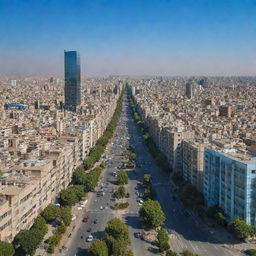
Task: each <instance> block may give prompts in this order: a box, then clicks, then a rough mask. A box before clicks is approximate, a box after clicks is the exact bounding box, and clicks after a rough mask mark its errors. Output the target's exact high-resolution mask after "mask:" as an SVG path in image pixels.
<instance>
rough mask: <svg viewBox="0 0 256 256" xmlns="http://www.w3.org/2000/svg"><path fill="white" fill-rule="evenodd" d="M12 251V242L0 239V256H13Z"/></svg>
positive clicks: (13, 251)
mask: <svg viewBox="0 0 256 256" xmlns="http://www.w3.org/2000/svg"><path fill="white" fill-rule="evenodd" d="M14 253H15V250H14V247H13V245H12V244H10V243H8V242H3V241H0V256H13V255H14Z"/></svg>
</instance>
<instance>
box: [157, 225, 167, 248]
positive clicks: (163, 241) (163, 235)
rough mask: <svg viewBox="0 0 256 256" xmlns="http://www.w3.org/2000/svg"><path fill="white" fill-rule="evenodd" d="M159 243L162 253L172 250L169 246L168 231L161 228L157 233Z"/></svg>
mask: <svg viewBox="0 0 256 256" xmlns="http://www.w3.org/2000/svg"><path fill="white" fill-rule="evenodd" d="M157 242H158V246H159V249H160V251H161V252H163V251H167V250H169V249H170V245H169V236H168V232H167V230H166V229H164V228H161V229H159V230H158V232H157Z"/></svg>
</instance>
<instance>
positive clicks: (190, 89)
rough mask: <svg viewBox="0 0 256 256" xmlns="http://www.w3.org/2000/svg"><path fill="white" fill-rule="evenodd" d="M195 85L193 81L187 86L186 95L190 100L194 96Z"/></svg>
mask: <svg viewBox="0 0 256 256" xmlns="http://www.w3.org/2000/svg"><path fill="white" fill-rule="evenodd" d="M193 87H194V86H193V83H192V82H191V81H188V82H187V83H186V85H185V95H186V96H187V97H188V98H189V99H192V97H193V94H194V90H193V89H194V88H193Z"/></svg>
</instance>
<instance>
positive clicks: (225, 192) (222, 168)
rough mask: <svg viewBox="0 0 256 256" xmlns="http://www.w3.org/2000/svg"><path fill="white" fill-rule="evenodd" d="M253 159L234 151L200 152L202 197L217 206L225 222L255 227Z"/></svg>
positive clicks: (255, 171)
mask: <svg viewBox="0 0 256 256" xmlns="http://www.w3.org/2000/svg"><path fill="white" fill-rule="evenodd" d="M255 182H256V158H255V157H252V156H250V155H247V154H244V153H239V152H238V151H236V150H234V149H232V150H231V149H230V150H227V149H226V150H225V149H224V150H222V151H219V150H214V149H211V148H206V149H205V153H204V197H205V201H206V202H207V206H213V205H218V206H219V207H220V208H222V209H223V211H224V212H225V214H226V216H227V219H228V221H231V220H232V219H233V218H234V217H239V218H240V219H242V220H244V221H246V223H247V224H251V225H255V224H256V207H255V206H256V199H255V193H256V186H255Z"/></svg>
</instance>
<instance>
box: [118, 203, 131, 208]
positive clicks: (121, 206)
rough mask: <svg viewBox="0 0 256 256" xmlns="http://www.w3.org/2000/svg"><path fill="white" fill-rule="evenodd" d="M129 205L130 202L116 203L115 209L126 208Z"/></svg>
mask: <svg viewBox="0 0 256 256" xmlns="http://www.w3.org/2000/svg"><path fill="white" fill-rule="evenodd" d="M128 206H129V203H128V202H125V203H116V204H115V209H126V208H127V207H128Z"/></svg>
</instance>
